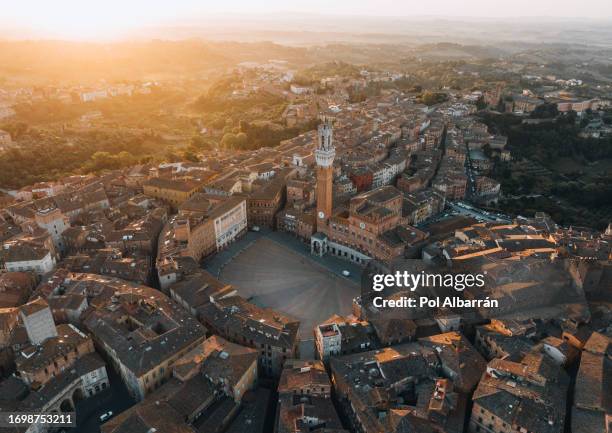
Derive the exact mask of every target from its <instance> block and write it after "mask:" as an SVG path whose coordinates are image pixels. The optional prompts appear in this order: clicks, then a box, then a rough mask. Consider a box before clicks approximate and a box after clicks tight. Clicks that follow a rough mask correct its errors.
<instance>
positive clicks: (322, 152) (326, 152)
mask: <svg viewBox="0 0 612 433" xmlns="http://www.w3.org/2000/svg"><path fill="white" fill-rule="evenodd" d="M317 132H318V134H317V136H318V145H317V149H316V150H315V160H316V162H317V215H316V226H317V231H319V228H320V227H323V226H324V225H325V222H326V221H327V220H328V219H329V217H330V216H331V213H332V184H333V180H334V167H333V165H334V157H335V156H336V149H335V148H334V143H333V132H334V131H333V126H332V123H331V120H329V119H327V118H324V119H323V122H322V123H321V124H320V125H319V128H318V131H317Z"/></svg>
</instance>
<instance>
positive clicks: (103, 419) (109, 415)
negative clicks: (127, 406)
mask: <svg viewBox="0 0 612 433" xmlns="http://www.w3.org/2000/svg"><path fill="white" fill-rule="evenodd" d="M111 416H113V411H112V410H109V411H108V412H105V413H103V414H102V415H100V422H104V421H106V420H108V419H109V418H110V417H111Z"/></svg>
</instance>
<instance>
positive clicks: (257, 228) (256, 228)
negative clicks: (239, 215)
mask: <svg viewBox="0 0 612 433" xmlns="http://www.w3.org/2000/svg"><path fill="white" fill-rule="evenodd" d="M259 230H261V229H260V228H259V226H253V227H251V231H254V232H258V231H259Z"/></svg>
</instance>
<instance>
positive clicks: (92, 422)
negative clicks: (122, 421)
mask: <svg viewBox="0 0 612 433" xmlns="http://www.w3.org/2000/svg"><path fill="white" fill-rule="evenodd" d="M106 370H107V371H108V378H109V381H110V388H109V389H107V390H105V391H102V392H100V393H99V394H97V395H96V396H94V397H92V398H88V399H85V400H81V401H79V402H77V403H76V413H77V426H76V427H75V428H72V429H70V430H69V433H97V432H99V431H100V424H101V423H100V415H102V414H103V413H105V412H108V411H109V410H110V411H112V412H113V416H115V415H117V414H119V413H121V412H123V411H125V410H126V409H128V408H129V407H131V406H132V405H134V403H135V401H134V399H133V398H132V397H131V396H130V394H129V393H128V390H127V388H126V387H125V385H124V384H123V382H122V381H121V378H120V377H119V375H117V374H116V373H115V372H114V370H113V369H112V368H111V367H110V366H108V365H107V367H106Z"/></svg>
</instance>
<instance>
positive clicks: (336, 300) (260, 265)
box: [220, 238, 359, 340]
mask: <svg viewBox="0 0 612 433" xmlns="http://www.w3.org/2000/svg"><path fill="white" fill-rule="evenodd" d="M220 279H221V281H223V282H226V283H230V284H232V285H234V286H236V287H237V288H238V292H239V294H240V295H241V296H243V297H245V298H247V299H249V301H250V302H252V303H254V304H256V305H259V306H261V307H270V308H273V309H275V310H278V311H280V312H283V313H285V314H288V315H290V316H293V317H295V318H296V319H298V320H300V322H301V324H300V338H301V339H303V340H310V339H312V338H313V333H312V330H313V327H314V326H315V325H316V324H317V323H320V322H322V321H323V320H325V319H327V318H329V316H331V315H332V314H341V315H345V314H350V312H351V303H352V300H353V298H354V297H356V296H359V286H358V285H357V284H355V283H354V282H352V281H349V280H348V279H346V278H342V277H339V276H337V275H335V274H334V273H332V272H331V271H329V270H327V269H325V268H324V267H322V266H321V265H319V264H317V263H315V262H314V261H312V260H310V259H309V258H308V257H305V256H303V255H301V254H298V253H296V252H294V251H291V250H290V249H288V248H287V247H284V246H282V245H280V244H278V243H277V242H274V241H272V240H270V239H267V238H259V239H257V240H256V241H255V242H254V243H252V244H251V245H249V246H248V247H246V248H245V250H243V251H242V252H240V253H239V254H238V255H236V256H235V257H234V258H233V259H232V260H231V261H230V262H229V263H228V264H227V265H225V266H224V268H223V270H222V271H221V274H220Z"/></svg>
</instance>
